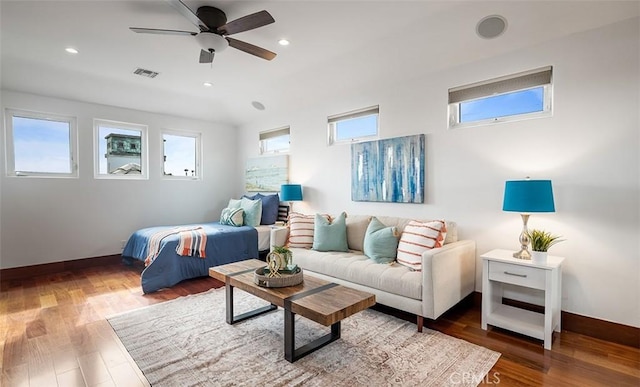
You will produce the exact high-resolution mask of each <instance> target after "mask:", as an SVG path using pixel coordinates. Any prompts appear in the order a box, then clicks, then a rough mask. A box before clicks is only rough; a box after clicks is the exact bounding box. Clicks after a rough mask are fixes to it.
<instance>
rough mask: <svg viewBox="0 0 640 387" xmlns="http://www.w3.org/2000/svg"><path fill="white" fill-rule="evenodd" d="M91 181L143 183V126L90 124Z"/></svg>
mask: <svg viewBox="0 0 640 387" xmlns="http://www.w3.org/2000/svg"><path fill="white" fill-rule="evenodd" d="M93 126H94V136H95V152H94V153H95V177H96V178H110V179H147V178H148V172H147V169H148V168H147V126H146V125H140V124H132V123H127V122H117V121H109V120H100V119H95V120H93Z"/></svg>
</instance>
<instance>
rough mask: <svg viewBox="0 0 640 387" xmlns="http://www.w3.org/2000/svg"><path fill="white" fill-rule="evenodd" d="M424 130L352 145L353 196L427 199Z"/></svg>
mask: <svg viewBox="0 0 640 387" xmlns="http://www.w3.org/2000/svg"><path fill="white" fill-rule="evenodd" d="M424 137H425V136H424V134H419V135H414V136H406V137H396V138H389V139H384V140H377V141H367V142H360V143H356V144H352V145H351V200H353V201H364V202H394V203H423V202H424V147H425V143H424V141H425V139H424Z"/></svg>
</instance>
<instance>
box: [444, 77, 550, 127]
mask: <svg viewBox="0 0 640 387" xmlns="http://www.w3.org/2000/svg"><path fill="white" fill-rule="evenodd" d="M552 72H553V68H552V67H551V66H547V67H543V68H540V69H536V70H531V71H525V72H522V73H518V74H513V75H509V76H505V77H500V78H495V79H490V80H488V81H484V82H479V83H474V84H472V85H466V86H461V87H455V88H452V89H449V128H456V127H465V126H476V125H483V124H489V123H493V122H507V121H515V120H522V119H527V118H539V117H548V116H550V115H551V109H552V104H551V94H552V89H551V87H552V75H553V74H552Z"/></svg>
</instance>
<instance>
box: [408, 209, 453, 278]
mask: <svg viewBox="0 0 640 387" xmlns="http://www.w3.org/2000/svg"><path fill="white" fill-rule="evenodd" d="M446 233H447V226H446V223H445V221H444V220H433V221H429V222H420V221H417V220H412V221H410V222H409V223H408V224H407V225H406V226H405V228H404V230H403V231H402V236H401V237H400V243H398V256H397V258H396V260H397V261H398V263H400V264H402V265H405V266H407V267H409V268H411V269H413V270H415V271H422V253H424V252H425V251H427V250H430V249H434V248H437V247H442V244H443V242H444V238H445V237H446Z"/></svg>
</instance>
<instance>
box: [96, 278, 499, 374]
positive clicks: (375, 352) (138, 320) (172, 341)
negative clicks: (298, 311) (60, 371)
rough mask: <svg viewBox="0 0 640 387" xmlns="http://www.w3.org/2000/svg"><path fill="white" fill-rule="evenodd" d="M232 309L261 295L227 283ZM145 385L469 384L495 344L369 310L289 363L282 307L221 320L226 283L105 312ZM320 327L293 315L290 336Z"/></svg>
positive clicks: (299, 341) (491, 359) (487, 364)
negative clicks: (240, 319)
mask: <svg viewBox="0 0 640 387" xmlns="http://www.w3.org/2000/svg"><path fill="white" fill-rule="evenodd" d="M234 298H235V312H236V314H240V313H242V312H245V311H248V310H251V309H253V308H255V307H258V306H262V305H266V303H265V302H264V301H262V300H260V299H258V298H255V297H253V296H251V295H249V294H247V293H245V292H243V291H241V290H235V292H234ZM108 321H109V323H110V324H111V326H112V327H113V329H114V330H115V332H116V334H117V335H118V337H119V338H120V340H121V341H122V343H123V344H124V346H125V347H126V348H127V350H128V351H129V353H130V354H131V356H132V357H133V359H134V360H135V362H136V364H137V365H138V367H140V369H141V370H142V372H143V373H144V375H145V376H146V377H147V379H148V380H149V383H151V385H152V386H154V387H155V386H258V385H261V386H297V385H308V386H323V387H324V386H386V385H398V386H447V385H455V386H469V385H473V386H475V385H477V384H478V383H479V382H480V381H481V380H482V378H483V376H484V375H486V374H487V372H489V370H490V369H491V367H492V366H493V365H494V364H495V362H496V361H497V360H498V358H499V357H500V353H498V352H494V351H491V350H488V349H486V348H483V347H480V346H477V345H474V344H471V343H468V342H466V341H464V340H459V339H456V338H453V337H450V336H447V335H445V334H442V333H440V332H436V331H432V330H429V329H426V328H425V330H424V332H422V333H418V332H417V331H416V326H415V324H412V323H409V322H406V321H404V320H400V319H398V318H395V317H392V316H389V315H386V314H384V313H381V312H377V311H374V310H365V311H363V312H360V313H357V314H355V315H353V316H351V317H349V318H347V319H345V320H343V321H342V336H341V338H340V339H339V340H337V341H335V342H333V343H330V344H329V345H327V346H325V347H324V348H322V349H320V350H318V351H316V352H314V353H311V354H309V355H307V356H306V357H304V358H302V359H300V360H298V361H297V362H295V363H293V364H292V363H289V362H287V361H286V360H285V359H284V349H283V331H284V328H283V311H282V309H279V310H277V311H273V312H271V313H268V314H265V315H262V316H259V317H255V318H253V319H249V320H246V321H243V322H240V323H237V324H235V325H229V324H227V323H226V322H225V292H224V288H222V289H217V290H210V291H208V292H206V293H201V294H197V295H192V296H187V297H181V298H178V299H175V300H172V301H167V302H164V303H161V304H155V305H152V306H149V307H145V308H143V309H138V310H134V311H131V312H127V313H124V314H120V315H117V316H113V317H110V318H108ZM328 331H329V328H328V327H324V326H322V325H319V324H316V323H314V322H312V321H309V320H307V319H305V318H301V317H300V316H296V346H298V347H299V346H301V345H303V344H305V343H307V342H308V341H311V340H313V339H315V338H317V337H320V336H322V335H324V334H326V333H327V332H328Z"/></svg>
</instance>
